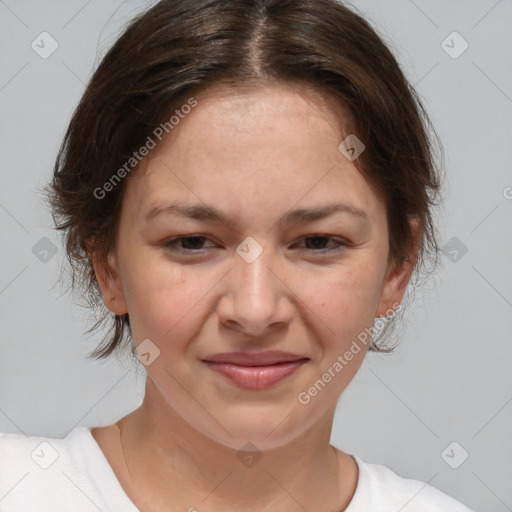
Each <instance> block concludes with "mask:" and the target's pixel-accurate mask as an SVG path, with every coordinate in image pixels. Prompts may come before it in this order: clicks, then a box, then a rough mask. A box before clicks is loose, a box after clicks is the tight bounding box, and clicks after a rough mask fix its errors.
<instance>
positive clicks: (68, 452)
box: [0, 427, 93, 512]
mask: <svg viewBox="0 0 512 512" xmlns="http://www.w3.org/2000/svg"><path fill="white" fill-rule="evenodd" d="M88 436H90V430H89V429H88V428H86V427H79V428H76V429H74V430H72V431H71V432H70V433H69V434H68V435H67V436H66V437H65V438H64V439H56V438H50V437H41V436H25V435H23V434H8V433H0V496H2V497H3V498H2V511H4V510H5V511H6V512H9V511H11V510H12V511H14V510H16V511H17V512H18V511H19V512H24V511H26V510H27V511H28V510H38V509H39V508H38V507H41V505H42V503H50V502H52V500H55V497H56V496H59V503H58V504H59V505H64V504H66V505H67V504H68V503H69V505H70V506H71V507H73V505H76V504H77V503H81V499H83V498H84V496H83V491H85V492H86V493H87V492H88V491H89V492H93V490H91V489H90V488H89V487H90V482H88V479H87V473H88V466H89V461H88V460H87V456H86V453H87V451H88V450H87V447H88V446H90V444H89V443H90V441H89V439H88ZM79 494H82V496H81V497H80V496H78V495H79ZM61 502H62V503H61ZM84 506H85V504H84ZM89 506H90V503H89ZM31 507H32V508H31ZM84 510H88V508H86V506H85V508H84Z"/></svg>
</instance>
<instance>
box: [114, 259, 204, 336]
mask: <svg viewBox="0 0 512 512" xmlns="http://www.w3.org/2000/svg"><path fill="white" fill-rule="evenodd" d="M145 261H146V263H143V262H142V261H140V260H139V261H136V260H135V259H132V260H131V262H130V266H129V267H128V271H127V272H126V274H125V279H124V283H123V286H124V287H125V297H126V301H127V306H128V311H129V313H130V325H131V328H132V333H133V337H134V339H135V341H136V343H137V342H138V341H139V340H142V339H145V338H150V339H153V338H154V339H155V340H163V339H165V338H166V337H167V336H172V335H173V332H174V331H175V330H177V329H178V328H182V319H184V320H185V321H186V322H188V321H190V319H191V318H193V317H194V309H197V305H198V303H199V302H200V299H201V297H202V296H203V295H204V294H205V293H206V291H207V290H208V288H209V287H208V281H207V279H206V274H204V273H200V272H191V271H187V269H186V268H185V269H184V268H181V267H179V266H178V265H172V264H169V262H165V261H162V259H161V258H160V259H159V260H156V259H153V260H152V261H150V260H149V259H146V260H145Z"/></svg>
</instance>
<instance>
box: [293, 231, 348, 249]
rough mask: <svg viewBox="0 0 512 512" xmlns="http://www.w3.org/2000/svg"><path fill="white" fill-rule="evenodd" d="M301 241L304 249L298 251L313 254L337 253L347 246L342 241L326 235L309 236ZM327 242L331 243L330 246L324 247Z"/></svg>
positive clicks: (346, 243)
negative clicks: (304, 244)
mask: <svg viewBox="0 0 512 512" xmlns="http://www.w3.org/2000/svg"><path fill="white" fill-rule="evenodd" d="M302 240H303V241H305V242H306V247H305V248H304V247H301V248H300V249H301V250H304V249H306V250H312V251H313V252H329V251H339V250H340V249H343V248H345V247H347V246H348V245H349V244H348V242H345V241H344V240H341V239H337V238H335V237H332V236H327V235H311V236H306V237H304V238H302ZM308 241H309V243H308ZM328 241H331V242H332V244H331V245H327V246H326V243H327V242H328Z"/></svg>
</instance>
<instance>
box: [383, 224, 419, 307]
mask: <svg viewBox="0 0 512 512" xmlns="http://www.w3.org/2000/svg"><path fill="white" fill-rule="evenodd" d="M410 223H411V227H412V232H413V247H412V249H411V251H410V253H409V255H408V257H407V258H406V259H405V260H403V261H402V262H398V263H393V262H390V264H389V267H388V271H387V274H386V279H385V281H384V284H383V288H382V292H381V297H380V301H379V306H378V308H377V313H376V316H377V317H385V316H390V315H391V314H392V313H393V311H394V310H396V309H397V307H398V306H397V305H399V304H400V303H401V302H402V299H403V297H404V294H405V291H406V289H407V285H408V284H409V281H410V279H411V276H412V273H413V271H414V268H415V266H416V261H417V257H418V252H419V248H420V239H421V234H422V231H421V226H420V224H419V222H418V221H417V220H416V219H414V220H411V221H410Z"/></svg>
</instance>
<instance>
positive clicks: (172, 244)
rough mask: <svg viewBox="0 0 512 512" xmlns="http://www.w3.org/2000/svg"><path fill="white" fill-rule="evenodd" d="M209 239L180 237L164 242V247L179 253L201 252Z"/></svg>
mask: <svg viewBox="0 0 512 512" xmlns="http://www.w3.org/2000/svg"><path fill="white" fill-rule="evenodd" d="M207 240H208V239H207V238H206V237H205V236H200V235H194V236H178V237H174V238H170V239H169V240H166V241H165V242H164V246H165V247H167V248H169V249H170V250H172V251H177V252H191V253H194V252H200V251H202V250H203V244H204V243H205V241H207Z"/></svg>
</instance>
